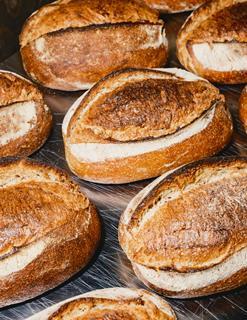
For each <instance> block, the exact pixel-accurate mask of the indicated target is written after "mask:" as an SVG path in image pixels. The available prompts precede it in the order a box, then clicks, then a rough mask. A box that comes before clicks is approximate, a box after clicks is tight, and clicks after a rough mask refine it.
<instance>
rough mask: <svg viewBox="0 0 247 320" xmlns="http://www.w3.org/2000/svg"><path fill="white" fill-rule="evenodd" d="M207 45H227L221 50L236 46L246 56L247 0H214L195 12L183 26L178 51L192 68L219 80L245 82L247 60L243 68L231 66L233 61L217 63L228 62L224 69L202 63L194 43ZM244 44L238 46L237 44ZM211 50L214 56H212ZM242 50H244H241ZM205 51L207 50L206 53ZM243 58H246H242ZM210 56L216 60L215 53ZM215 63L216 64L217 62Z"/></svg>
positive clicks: (236, 57)
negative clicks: (227, 66)
mask: <svg viewBox="0 0 247 320" xmlns="http://www.w3.org/2000/svg"><path fill="white" fill-rule="evenodd" d="M197 44H208V45H209V47H210V46H211V50H212V48H214V49H215V50H217V47H214V46H217V45H219V44H224V48H223V47H222V52H223V53H224V52H226V51H227V50H228V49H229V50H232V49H231V46H234V45H235V46H236V50H239V53H238V55H241V54H242V56H246V52H247V48H246V46H247V2H246V1H243V0H217V1H216V0H211V1H209V2H207V3H205V4H204V5H202V6H201V7H200V8H199V9H197V10H196V11H194V12H193V13H192V14H191V16H190V17H189V18H188V19H187V21H186V22H185V24H184V25H183V26H182V28H181V30H180V32H179V35H178V39H177V53H178V58H179V60H180V62H181V63H182V64H183V65H184V66H185V67H186V68H187V69H188V70H190V71H192V72H194V73H197V74H199V75H200V76H202V77H204V78H206V79H208V80H210V81H215V82H220V83H244V82H246V79H247V66H246V64H247V62H246V61H245V60H244V61H245V62H243V59H242V67H241V68H240V67H238V69H237V68H236V64H235V66H231V64H230V60H231V59H233V60H234V59H235V60H239V56H238V55H237V53H236V56H235V58H229V61H224V62H221V61H220V60H219V62H218V64H220V63H224V64H228V63H229V68H228V69H227V68H226V67H225V68H224V70H221V69H219V68H218V69H216V68H215V67H214V66H213V64H212V67H210V66H208V65H203V63H205V62H203V63H202V62H201V61H199V60H198V58H197V55H196V53H195V51H194V50H195V49H194V48H195V47H194V46H195V45H197ZM238 44H241V45H242V47H241V48H238V49H237V45H238ZM213 52H214V51H213V50H212V55H213ZM241 52H242V53H241ZM205 54H206V52H205ZM242 58H243V57H242ZM211 59H216V58H215V56H213V58H211ZM215 64H216V63H214V65H215Z"/></svg>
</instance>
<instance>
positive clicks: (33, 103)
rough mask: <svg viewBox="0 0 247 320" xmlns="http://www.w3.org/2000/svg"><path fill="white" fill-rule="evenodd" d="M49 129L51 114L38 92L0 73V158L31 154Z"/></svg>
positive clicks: (20, 78) (18, 77)
mask: <svg viewBox="0 0 247 320" xmlns="http://www.w3.org/2000/svg"><path fill="white" fill-rule="evenodd" d="M51 126H52V115H51V112H50V110H49V108H48V107H47V105H46V104H45V102H44V99H43V95H42V93H41V92H40V91H39V90H38V88H37V87H36V86H34V85H33V84H32V83H31V82H29V81H28V80H26V79H25V78H23V77H21V76H19V75H17V74H15V73H12V72H9V71H5V70H0V157H8V156H28V155H30V154H32V153H34V152H35V151H36V150H37V149H39V148H40V147H41V146H42V145H43V144H44V142H45V141H46V139H47V137H48V135H49V133H50V130H51Z"/></svg>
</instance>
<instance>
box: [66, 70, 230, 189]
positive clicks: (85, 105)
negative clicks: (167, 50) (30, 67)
mask: <svg viewBox="0 0 247 320" xmlns="http://www.w3.org/2000/svg"><path fill="white" fill-rule="evenodd" d="M168 70H169V69H168ZM187 76H188V75H187ZM142 77H144V78H142ZM152 77H153V78H154V77H156V79H157V77H161V78H162V77H164V79H165V80H166V81H168V80H169V81H173V82H174V83H175V84H173V85H171V84H169V83H168V82H165V83H166V85H167V83H168V85H167V87H169V88H170V89H171V90H170V91H169V90H168V91H169V93H167V92H166V91H165V89H164V92H165V93H164V95H166V94H167V96H168V98H169V99H170V101H168V100H169V99H165V102H164V101H163V102H164V103H163V105H162V107H163V110H164V111H163V112H162V111H161V109H162V107H161V109H159V111H158V112H157V113H160V119H158V118H157V116H156V115H157V113H155V112H154V111H155V110H156V108H157V104H156V102H155V104H154V105H152V103H153V100H152V97H151V96H150V97H149V98H148V99H146V96H145V94H144V92H143V91H142V90H140V92H136V91H135V93H136V97H137V98H138V99H137V100H138V102H139V100H141V101H142V95H144V100H146V103H147V105H148V106H150V109H148V111H149V115H147V120H146V119H145V121H142V124H140V126H139V127H138V125H139V123H138V124H137V125H136V126H133V128H131V127H130V126H129V124H133V123H134V122H133V121H134V120H137V121H139V113H142V103H140V104H135V106H131V105H130V106H131V107H130V109H132V110H134V111H135V115H136V118H137V119H135V118H134V115H133V114H132V111H131V110H130V113H129V114H130V115H132V117H131V118H130V119H127V121H129V123H127V125H126V123H125V120H126V118H125V115H126V117H128V112H127V111H126V112H125V108H126V103H125V101H126V99H128V97H127V96H126V92H125V90H124V88H128V86H131V85H134V86H136V84H137V83H138V82H139V81H140V82H141V86H143V83H144V82H143V81H144V79H145V81H147V79H152ZM124 79H127V82H124V81H126V80H124ZM162 79H163V78H162ZM164 79H163V80H164ZM119 83H121V86H119ZM149 84H150V83H149ZM180 86H181V87H180ZM183 86H184V87H183ZM167 87H166V88H167ZM182 87H183V88H182ZM156 89H157V90H158V89H160V87H159V85H157V83H156V84H155V85H154V84H153V82H152V90H151V88H150V91H149V92H152V95H153V94H154V95H155V94H156V91H155V90H156ZM178 89H179V90H178ZM107 90H110V91H111V90H114V94H115V93H116V92H117V93H116V96H114V99H115V100H116V101H117V102H115V101H114V103H113V107H114V106H116V105H117V108H118V107H119V106H120V104H119V103H120V102H123V103H122V106H123V109H124V112H123V114H121V112H120V110H118V109H117V115H116V114H115V112H113V114H114V119H113V120H112V122H113V123H114V122H115V121H116V118H117V116H119V118H118V119H117V121H118V122H119V123H120V125H121V128H120V130H117V129H118V128H117V129H116V128H110V130H109V128H107V127H106V125H107V121H108V120H107V119H106V121H102V118H101V119H100V122H101V124H102V123H103V122H104V124H103V125H102V126H103V129H102V128H101V127H100V126H99V125H98V126H93V125H91V124H90V125H89V121H88V119H89V118H90V117H91V118H90V121H91V119H93V118H94V117H97V118H98V117H99V118H100V117H101V113H100V110H101V106H102V103H104V99H105V97H111V93H109V92H110V91H107ZM183 90H184V91H183ZM187 90H188V92H187ZM144 91H145V90H144ZM177 91H180V93H181V92H183V94H181V101H177V100H176V99H177V96H176V94H177ZM192 92H193V98H191V96H192ZM196 92H197V93H196ZM122 93H123V94H124V96H123V95H122ZM205 93H206V94H205ZM138 94H139V95H138ZM197 94H198V96H197ZM205 95H206V96H207V98H209V99H208V100H207V98H205ZM182 96H186V99H184V100H183V97H182ZM117 97H118V98H117ZM136 97H133V98H136ZM173 99H175V101H172V100H173ZM191 99H192V100H193V99H194V100H193V102H192V100H191ZM197 99H198V100H197ZM210 99H211V100H210ZM132 100H133V99H132ZM185 100H186V101H185ZM196 100H197V102H195V101H196ZM182 101H183V102H182ZM149 102H150V105H149ZM180 102H181V104H180ZM213 105H217V107H216V109H215V112H214V115H213V116H212V119H211V120H210V121H209V122H210V123H208V124H207V125H206V127H205V128H203V129H201V127H200V125H199V128H197V129H194V130H195V131H196V132H194V131H192V132H194V133H193V134H190V135H189V137H188V138H187V139H186V137H184V135H182V136H181V139H178V141H177V140H176V139H175V141H177V142H174V143H172V142H171V143H170V142H169V140H171V141H173V139H174V137H173V135H172V134H170V133H171V132H174V131H175V130H177V132H175V133H174V134H179V132H181V131H180V130H182V129H181V128H182V127H183V129H184V130H188V132H190V130H191V129H190V128H188V126H189V125H191V124H193V123H194V122H196V121H197V120H198V119H201V118H202V119H208V118H207V115H206V114H207V112H210V110H212V109H211V107H212V106H213ZM184 106H186V108H184ZM90 108H92V112H90ZM108 108H109V109H108ZM134 108H135V109H134ZM138 108H140V110H141V112H139V110H138ZM187 108H188V109H187ZM107 109H108V110H110V111H109V115H108V114H107V117H108V119H112V118H113V117H111V110H112V109H111V106H107V104H106V110H104V113H107ZM113 109H114V111H115V110H116V109H115V108H113ZM97 110H99V112H98V111H97ZM153 110H154V111H153ZM187 110H190V111H189V113H190V114H189V115H188V114H187V113H186V112H187ZM169 111H170V113H169ZM88 112H89V114H90V116H89V117H88V115H87V114H88ZM173 112H174V113H173ZM153 113H154V114H153ZM171 113H173V114H172V117H171V121H170V123H169V126H170V127H169V126H168V127H167V128H166V127H164V128H162V130H160V128H161V127H162V126H163V123H162V121H161V119H162V120H163V119H164V121H166V117H167V114H171ZM122 115H123V119H122ZM102 116H103V115H102ZM148 116H149V117H148ZM204 117H205V118H204ZM67 118H68V119H67ZM84 118H85V119H86V121H85V122H84ZM103 118H104V116H103ZM67 120H68V122H67ZM158 120H159V121H158ZM155 121H157V125H156V123H155ZM66 122H67V125H66V126H65V125H63V127H67V129H66V130H63V131H64V132H63V137H64V142H65V152H66V160H67V162H68V164H69V166H70V168H71V170H72V171H73V172H74V173H76V174H77V175H78V176H79V177H81V178H83V179H86V180H91V181H95V182H101V183H127V182H131V181H137V180H142V179H147V178H151V177H155V176H158V175H160V174H161V173H163V172H165V171H168V170H170V169H172V168H175V167H178V166H180V165H182V164H185V163H188V162H191V161H195V160H198V159H201V158H203V157H206V156H210V155H213V154H215V153H217V152H218V151H219V150H221V149H222V148H223V147H224V146H225V145H226V144H227V143H228V142H229V140H230V138H231V133H232V123H231V118H230V115H229V112H228V110H227V109H226V108H225V105H224V99H223V97H222V96H221V95H220V94H219V92H218V90H216V89H214V88H213V87H212V88H211V85H210V84H208V83H207V82H203V81H198V80H197V81H194V82H190V81H184V83H182V78H181V77H176V73H175V74H174V73H169V72H158V71H151V70H142V69H140V70H124V71H121V72H120V71H119V72H117V73H113V74H112V75H110V76H108V77H106V78H105V79H103V80H101V81H100V82H99V83H98V84H96V85H95V86H94V87H93V88H92V89H91V90H90V91H89V92H88V93H87V94H86V95H85V96H84V98H83V99H82V101H81V103H80V104H79V106H78V107H77V109H76V110H75V112H74V113H73V114H72V115H71V116H70V113H68V115H67V116H66V117H65V121H64V124H65V123H66ZM150 123H151V124H150ZM94 124H95V120H94ZM134 125H135V123H134ZM155 125H156V126H157V128H159V129H158V130H156V131H155ZM109 126H110V124H109ZM160 132H161V133H160ZM166 133H168V134H167V135H166ZM161 134H163V135H162V137H161V138H160V139H162V138H165V137H166V138H167V143H165V145H164V147H162V142H160V143H159V145H158V146H157V147H155V148H154V149H152V150H151V151H149V150H147V147H148V142H150V145H152V143H156V139H154V138H151V139H147V138H150V137H153V136H156V137H157V136H158V137H159V135H161ZM169 134H170V135H169ZM185 136H186V133H185ZM105 137H106V138H105ZM136 139H137V140H139V141H134V140H136ZM116 140H120V142H118V144H117V141H116ZM130 140H133V141H130ZM140 140H142V141H140ZM122 141H125V145H124V146H125V147H126V149H128V148H127V147H128V145H127V144H128V143H129V146H130V148H132V149H133V143H136V147H137V148H138V147H140V146H139V145H138V143H139V142H146V145H145V147H141V150H140V151H138V152H137V153H136V154H134V155H126V156H125V154H124V151H123V154H121V155H120V156H116V155H115V154H114V147H115V145H116V144H117V147H118V148H119V149H121V143H122ZM126 141H127V142H126ZM129 141H130V142H129ZM202 141H203V144H202ZM91 143H95V144H99V145H103V146H104V145H105V148H106V149H105V150H106V151H107V148H112V149H113V151H112V155H111V157H108V158H105V159H104V160H97V159H98V158H97V157H95V159H96V160H92V161H90V160H89V161H88V160H86V159H85V160H84V158H83V154H82V158H80V156H77V155H76V153H73V151H72V149H71V145H78V146H80V144H82V145H84V144H87V145H89V146H90V144H91ZM134 146H135V145H134ZM198 146H200V147H198ZM127 151H128V150H127ZM97 152H98V153H99V152H100V151H97V149H95V150H94V151H90V153H91V154H92V153H97ZM101 152H103V153H104V151H103V150H101ZM107 152H108V151H107ZM108 154H109V152H108ZM85 156H86V154H85ZM86 158H87V157H86Z"/></svg>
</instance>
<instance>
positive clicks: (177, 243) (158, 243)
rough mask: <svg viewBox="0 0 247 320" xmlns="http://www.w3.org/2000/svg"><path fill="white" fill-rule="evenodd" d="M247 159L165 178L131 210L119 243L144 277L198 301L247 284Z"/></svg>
mask: <svg viewBox="0 0 247 320" xmlns="http://www.w3.org/2000/svg"><path fill="white" fill-rule="evenodd" d="M246 208H247V158H225V159H224V158H222V159H217V158H212V159H209V160H204V161H200V162H198V163H194V164H190V165H187V166H185V167H183V168H180V169H178V170H176V171H173V172H170V173H167V174H164V175H163V176H161V177H159V178H158V179H156V180H155V181H154V182H153V183H151V184H150V185H148V186H147V187H146V188H145V189H144V190H142V191H141V192H140V193H139V194H138V195H137V196H136V197H135V198H134V199H133V200H132V201H131V202H130V203H129V205H128V207H127V209H126V210H125V212H124V213H123V215H122V216H121V219H120V224H119V241H120V244H121V246H122V248H123V250H124V251H125V253H126V255H127V256H128V258H129V259H130V261H131V263H132V265H133V268H134V270H135V273H136V275H137V276H138V277H139V278H140V279H141V280H142V281H143V282H144V283H145V284H146V285H148V286H149V287H151V288H153V289H155V290H156V291H158V292H160V293H163V294H164V295H167V296H171V297H177V298H190V297H197V296H204V295H209V294H213V293H217V292H221V291H226V290H230V289H233V288H236V287H239V286H241V285H244V284H246V283H247V215H246V210H247V209H246Z"/></svg>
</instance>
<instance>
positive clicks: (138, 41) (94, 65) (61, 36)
mask: <svg viewBox="0 0 247 320" xmlns="http://www.w3.org/2000/svg"><path fill="white" fill-rule="evenodd" d="M163 27H164V25H163V22H162V20H159V18H158V13H157V12H156V11H153V10H152V9H150V8H148V7H147V6H146V5H143V4H140V3H137V2H136V1H127V0H124V1H122V0H121V1H120V0H118V1H113V0H103V1H100V0H93V1H92V0H90V1H89V0H88V1H83V2H82V1H79V0H70V1H57V2H54V3H52V4H48V5H46V6H44V7H42V8H41V9H40V10H38V11H37V12H35V13H34V14H33V15H32V16H31V17H30V18H29V19H28V20H27V22H26V23H25V25H24V27H23V30H22V33H21V35H20V44H21V54H22V59H23V64H24V67H25V69H26V71H27V73H28V74H29V75H30V76H31V77H32V78H33V79H34V80H35V81H37V82H39V83H41V84H43V85H44V86H48V87H51V88H54V89H60V90H80V89H85V88H89V87H91V86H92V84H93V83H94V82H96V81H97V80H99V79H100V78H102V77H103V76H105V75H106V74H108V73H110V72H111V71H113V70H117V69H121V68H124V67H142V66H144V67H151V68H152V67H157V66H160V65H162V64H164V63H165V62H166V58H167V40H166V37H165V32H164V30H163ZM102 39H104V41H102ZM68 57H69V58H68ZM68 60H69V61H70V63H69V64H68V63H67V61H68Z"/></svg>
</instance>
